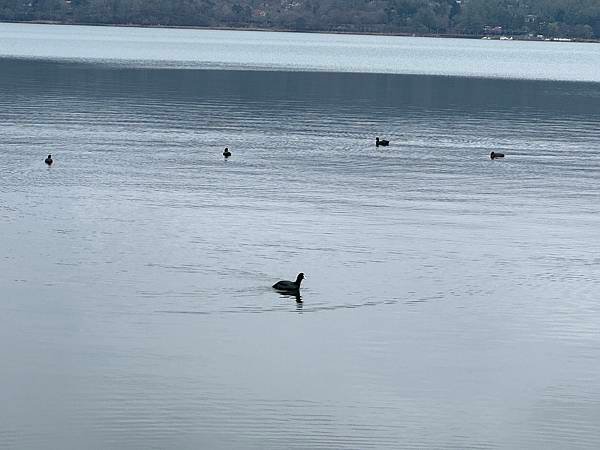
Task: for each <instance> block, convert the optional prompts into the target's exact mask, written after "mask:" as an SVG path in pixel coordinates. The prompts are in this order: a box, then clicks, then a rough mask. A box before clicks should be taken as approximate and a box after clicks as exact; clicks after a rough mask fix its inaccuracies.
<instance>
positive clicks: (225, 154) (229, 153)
mask: <svg viewBox="0 0 600 450" xmlns="http://www.w3.org/2000/svg"><path fill="white" fill-rule="evenodd" d="M223 156H224V157H225V159H227V158H229V157H230V156H231V152H230V151H229V149H228V148H227V147H225V150H223Z"/></svg>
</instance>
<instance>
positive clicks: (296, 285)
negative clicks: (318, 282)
mask: <svg viewBox="0 0 600 450" xmlns="http://www.w3.org/2000/svg"><path fill="white" fill-rule="evenodd" d="M304 278H305V277H304V274H303V273H302V272H301V273H299V274H298V276H297V277H296V281H288V280H282V281H278V282H277V283H275V284H274V285H273V289H276V290H278V291H280V292H288V293H299V292H300V283H302V280H304Z"/></svg>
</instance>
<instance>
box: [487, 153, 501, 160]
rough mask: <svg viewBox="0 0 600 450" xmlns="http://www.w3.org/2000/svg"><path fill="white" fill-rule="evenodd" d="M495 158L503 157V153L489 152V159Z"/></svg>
mask: <svg viewBox="0 0 600 450" xmlns="http://www.w3.org/2000/svg"><path fill="white" fill-rule="evenodd" d="M496 158H504V153H496V152H492V153H490V159H496Z"/></svg>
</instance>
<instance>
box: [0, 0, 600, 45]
mask: <svg viewBox="0 0 600 450" xmlns="http://www.w3.org/2000/svg"><path fill="white" fill-rule="evenodd" d="M0 21H56V22H60V23H90V24H123V25H133V24H135V25H163V26H198V27H235V28H264V29H285V30H294V31H338V32H364V33H409V34H410V33H415V34H456V35H475V36H480V35H485V34H510V35H523V36H538V35H543V36H545V37H549V38H552V37H570V38H581V39H592V38H595V39H600V0H462V1H461V0H0Z"/></svg>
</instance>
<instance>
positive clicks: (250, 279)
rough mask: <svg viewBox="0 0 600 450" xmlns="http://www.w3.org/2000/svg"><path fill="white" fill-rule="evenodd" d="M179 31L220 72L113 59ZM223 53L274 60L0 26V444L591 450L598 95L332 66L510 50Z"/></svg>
mask: <svg viewBox="0 0 600 450" xmlns="http://www.w3.org/2000/svg"><path fill="white" fill-rule="evenodd" d="M7 30H9V32H8V31H7ZM75 30H83V31H85V35H84V37H85V40H83V41H81V42H79V43H74V44H73V47H76V48H79V47H80V46H81V48H80V50H78V51H81V52H83V50H82V49H83V48H85V47H84V46H83V44H82V42H87V40H91V41H92V43H91V44H90V47H89V48H91V50H89V55H87V56H86V58H87V59H85V60H84V59H79V56H76V55H73V54H70V53H68V52H67V51H65V52H64V53H65V54H63V55H44V54H42V53H43V52H42V51H39V52H37V53H36V51H37V50H36V49H40V48H41V49H44V48H50V47H49V44H47V43H42V41H46V42H52V41H53V40H55V41H57V40H60V39H62V38H63V36H64V35H65V33H67V34H68V33H74V32H75ZM19 33H20V34H19ZM181 33H184V34H185V35H186V36H193V37H194V38H195V39H198V40H202V39H207V37H206V36H209V37H210V39H218V36H221V37H222V38H221V39H223V41H224V42H225V43H226V44H227V45H226V46H225V47H224V50H223V52H222V53H220V54H219V55H217V56H218V58H220V61H221V63H222V66H223V67H225V68H226V70H225V69H222V70H215V69H216V67H215V66H214V64H212V63H206V64H205V63H204V62H203V56H202V55H201V54H200V56H199V57H198V60H197V61H196V62H195V63H193V64H191V63H187V62H181V63H180V61H179V60H178V59H177V58H176V57H172V55H171V53H170V52H169V51H168V50H164V53H163V54H162V56H161V55H160V45H158V44H157V45H158V48H157V45H154V44H151V43H147V44H144V42H140V40H142V37H143V36H154V39H155V41H156V42H164V41H165V40H169V39H176V36H179V35H180V34H181ZM9 35H10V36H9ZM32 35H35V36H37V37H35V36H34V37H32ZM11 36H12V37H11ZM19 36H20V37H19ZM132 36H133V37H132ZM135 36H138V38H139V39H137V40H136V39H135ZM246 36H248V40H256V39H261V40H262V41H263V45H264V47H265V48H269V47H270V46H273V45H280V46H282V47H285V46H284V45H283V44H281V39H282V37H281V36H282V35H280V34H273V33H249V34H244V33H238V32H200V31H191V30H184V31H180V30H141V29H112V28H78V27H74V28H68V27H49V26H31V25H0V53H2V54H4V55H8V56H5V57H4V58H0V157H1V158H2V172H1V173H2V175H1V178H0V187H1V189H0V249H1V250H2V251H1V253H0V273H1V274H2V275H1V276H0V292H1V298H0V339H1V342H2V345H0V361H2V365H1V370H0V447H1V448H7V449H9V448H10V449H13V448H18V449H48V448H56V449H59V448H60V449H80V448H86V449H105V448H114V449H148V448H156V449H165V448H177V449H197V448H210V449H229V448H241V449H251V448H256V449H259V448H260V449H264V448H271V449H281V448H295V449H316V448H327V449H333V448H335V449H344V448H346V449H363V448H377V449H384V448H390V449H391V448H394V449H396V448H437V449H441V448H456V449H466V448H510V449H512V448H528V449H536V448H544V449H548V448H555V449H564V448H578V449H580V448H590V449H592V448H597V447H598V442H600V379H599V378H598V373H599V370H600V362H599V361H598V352H599V351H600V332H599V331H598V316H599V313H600V306H599V304H598V300H599V299H598V293H599V292H600V282H599V274H600V256H599V255H600V239H599V237H600V236H599V230H600V227H599V225H600V223H599V222H600V220H599V214H598V212H599V211H598V210H599V205H600V188H599V187H598V180H599V176H600V157H599V156H598V150H599V148H600V84H597V83H581V82H573V81H556V80H559V79H562V78H563V77H562V76H556V72H553V70H555V68H551V66H552V65H551V64H550V65H544V64H542V63H541V62H540V63H539V64H538V66H539V67H538V68H537V69H536V70H537V72H536V73H535V74H534V75H533V76H531V77H530V78H547V79H546V80H528V79H513V78H515V76H514V73H515V72H514V71H516V72H519V73H522V72H526V70H525V69H524V68H523V67H521V68H514V67H511V68H507V70H506V72H504V73H499V74H494V75H490V76H494V77H496V76H497V77H500V78H501V79H498V78H495V79H490V78H488V79H486V78H468V77H456V76H451V75H455V73H454V72H453V69H452V68H449V69H448V73H446V75H447V76H433V74H437V73H438V72H441V73H443V72H444V70H445V66H442V65H439V66H438V67H437V68H436V69H435V70H432V71H431V73H429V74H426V73H425V74H421V75H416V74H413V75H410V74H389V73H388V74H385V73H381V74H376V73H350V72H368V70H352V67H353V64H355V63H356V61H354V62H352V58H351V57H350V56H349V55H351V54H353V53H354V47H353V46H352V45H350V44H348V45H349V47H344V45H345V44H344V42H345V41H344V39H350V40H352V41H353V42H364V43H365V45H368V46H371V47H372V46H375V47H377V46H378V45H379V44H378V43H379V42H381V47H382V50H381V51H386V50H385V49H386V48H387V47H386V46H388V45H389V42H392V41H393V42H397V43H398V44H397V45H400V46H406V47H411V46H412V45H415V46H416V47H415V48H414V49H413V50H414V53H415V54H420V51H421V50H422V48H421V47H419V46H421V45H427V46H430V47H432V48H433V47H435V51H436V52H437V53H438V54H443V53H444V52H445V51H446V50H445V49H446V47H447V46H448V45H450V44H449V42H452V46H453V47H455V51H457V52H459V51H460V49H463V50H465V51H466V49H469V48H471V46H473V45H484V44H485V46H487V47H486V48H489V49H490V52H491V53H490V55H494V54H495V53H494V52H503V51H504V49H505V48H506V47H502V50H498V49H499V48H500V46H504V45H505V44H509V45H513V44H516V43H506V42H489V41H486V42H478V41H477V42H475V43H474V42H472V41H456V40H453V41H445V40H422V39H412V38H376V37H371V36H366V37H360V36H358V37H357V36H350V37H345V36H341V37H340V36H333V37H330V36H323V35H292V34H286V35H285V39H287V40H288V41H291V42H292V43H293V44H291V45H300V46H302V45H305V46H306V47H311V48H312V44H310V45H309V43H312V42H313V41H314V40H317V41H319V42H320V43H321V45H322V46H323V47H328V46H331V45H335V46H337V47H341V48H346V54H344V53H343V52H340V53H338V54H337V59H338V60H339V61H337V62H336V64H339V65H340V66H343V65H344V61H345V60H348V61H350V62H348V63H347V65H346V66H343V70H340V71H335V70H326V71H320V72H315V71H313V69H314V67H313V65H312V64H313V61H306V60H304V59H303V58H302V57H298V58H296V60H295V61H293V63H294V65H295V67H291V65H290V64H291V61H290V59H289V58H288V56H289V55H291V54H292V53H293V52H292V50H290V49H289V48H287V47H286V50H285V51H282V55H284V56H281V59H280V60H279V61H277V64H275V65H274V66H273V67H271V68H270V69H273V70H270V71H266V70H258V69H259V68H257V67H249V66H248V65H246V64H244V63H240V62H239V61H238V60H237V59H236V55H237V54H238V53H237V52H244V51H245V49H247V42H248V40H246V39H245V37H246ZM129 38H131V40H132V41H131V42H135V45H136V46H141V47H145V46H147V48H146V50H147V52H149V53H151V52H154V53H155V54H156V55H158V56H153V58H154V59H152V58H149V59H144V61H141V60H133V59H131V58H128V57H127V56H126V55H125V56H123V55H122V51H123V47H124V46H122V45H119V46H113V47H110V46H108V45H107V42H110V41H113V42H115V41H116V42H125V41H127V39H129ZM36 39H38V40H39V42H38V41H37V40H36ZM240 39H243V40H240ZM394 39H395V40H394ZM15 41H20V43H19V44H18V45H20V46H21V47H19V46H18V45H17V44H15ZM27 42H28V43H29V45H26V43H27ZM307 42H308V43H307ZM36 43H37V44H36ZM332 43H333V44H332ZM34 44H35V45H34ZM38 44H39V45H38ZM521 44H522V43H519V45H521ZM86 45H87V44H86ZM131 45H134V44H131ZM394 45H396V44H394ZM527 45H528V46H529V47H527V48H528V49H530V51H531V52H533V53H532V54H529V56H530V57H533V56H532V55H534V54H535V52H538V51H547V52H549V53H550V60H553V59H559V58H560V57H561V55H562V52H563V51H564V49H565V48H567V47H563V44H553V45H551V46H548V44H544V43H537V44H536V43H531V44H527ZM536 45H539V46H540V47H536ZM436 46H437V47H436ZM59 47H60V46H59ZM7 48H11V49H13V50H11V51H7V50H6V49H7ZM15 48H17V49H24V48H28V49H29V51H28V52H25V51H24V50H23V51H22V54H18V52H16V51H14V49H15ZM232 48H233V50H232ZM573 48H576V49H577V51H579V49H582V50H581V51H582V52H588V51H591V50H593V51H596V50H595V49H596V48H597V47H596V46H592V45H581V46H574V47H573ZM98 49H101V52H102V54H98V53H99V52H100V50H98ZM236 49H237V50H236ZM54 51H55V52H58V50H56V48H55V50H54ZM189 51H191V50H189ZM311 51H312V50H311ZM480 51H483V52H485V49H482V50H480ZM11 52H12V53H11ZM111 52H112V56H111V55H108V56H107V53H111ZM286 52H287V53H286ZM554 52H556V53H554ZM33 53H35V54H33ZM317 53H319V52H317ZM574 54H576V52H574ZM285 55H288V56H285ZM344 55H346V56H344ZM96 56H97V58H95V57H96ZM217 56H215V58H216V57H217ZM269 57H272V58H276V56H273V55H271V56H269ZM490 57H491V56H490ZM186 58H188V59H189V58H190V56H186ZM415 58H416V60H418V59H419V57H418V56H416V57H415ZM465 58H466V56H465ZM472 58H473V60H472V61H471V64H472V66H473V67H475V66H477V65H479V63H480V61H478V57H477V56H473V57H472ZM434 59H435V58H434ZM584 59H585V58H584ZM161 60H162V61H163V62H162V63H161ZM148 61H151V63H149V62H148ZM152 61H153V62H152ZM417 62H418V61H417ZM417 62H415V66H417V65H418V64H417ZM357 64H358V66H360V65H361V64H363V65H364V66H368V65H369V64H368V61H367V63H364V61H363V62H362V63H361V62H359V63H357ZM585 64H586V62H582V63H581V65H578V63H577V62H576V61H575V62H573V64H572V65H571V66H570V69H569V73H571V74H573V79H578V74H581V73H585V70H586V69H585ZM190 67H193V70H190V69H189V68H190ZM419 67H421V68H422V66H419ZM552 67H554V66H552ZM303 68H304V69H305V70H302V69H303ZM199 69H204V70H199ZM343 72H346V73H343ZM540 73H545V74H546V76H544V77H539V76H538V75H539V74H540ZM563 75H564V78H565V79H568V77H567V75H566V72H565V73H563ZM517 78H527V77H522V76H519V77H517ZM375 136H381V137H385V138H388V139H390V140H391V141H392V144H391V146H390V147H388V148H387V149H376V148H375V146H374V137H375ZM225 146H228V147H229V148H230V149H231V150H232V153H233V156H232V157H231V158H230V159H229V160H228V161H224V160H223V158H222V156H221V152H222V150H223V148H224V147H225ZM492 150H494V151H500V152H504V153H505V154H506V155H507V156H506V158H505V159H504V160H496V161H491V160H490V159H489V158H488V156H487V155H488V154H489V152H490V151H492ZM48 153H52V154H53V156H54V158H55V161H56V162H55V164H54V166H53V167H51V168H47V167H45V165H44V163H43V159H44V158H45V156H46V155H47V154H48ZM300 271H303V272H305V273H306V275H307V280H306V281H305V282H304V285H303V289H302V298H301V301H302V303H298V302H297V299H295V298H293V297H282V296H280V295H278V294H277V293H275V292H273V291H272V289H271V288H270V286H271V285H272V284H273V283H274V282H275V281H277V280H279V279H290V278H292V279H293V278H294V277H295V275H296V274H297V273H298V272H300Z"/></svg>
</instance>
